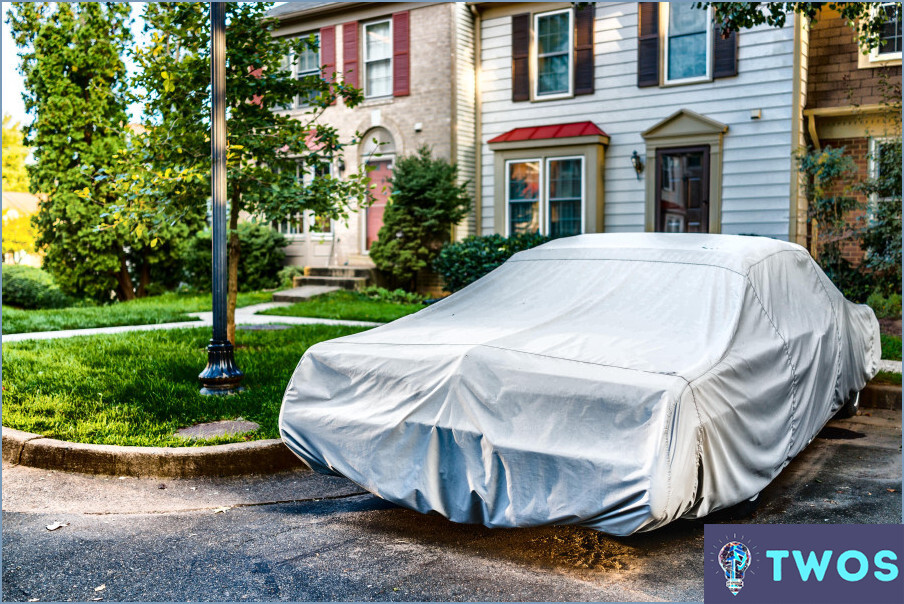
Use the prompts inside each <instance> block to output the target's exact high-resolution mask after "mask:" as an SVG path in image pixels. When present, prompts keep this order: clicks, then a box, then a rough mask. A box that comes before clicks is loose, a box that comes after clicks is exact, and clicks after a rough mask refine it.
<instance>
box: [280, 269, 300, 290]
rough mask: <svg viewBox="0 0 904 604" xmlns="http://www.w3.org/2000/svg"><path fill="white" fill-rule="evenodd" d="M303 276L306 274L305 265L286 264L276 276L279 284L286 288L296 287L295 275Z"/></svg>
mask: <svg viewBox="0 0 904 604" xmlns="http://www.w3.org/2000/svg"><path fill="white" fill-rule="evenodd" d="M302 276H304V267H303V266H284V267H282V268H281V269H279V272H278V273H276V278H277V279H278V280H279V286H280V287H286V288H288V287H294V286H295V277H302Z"/></svg>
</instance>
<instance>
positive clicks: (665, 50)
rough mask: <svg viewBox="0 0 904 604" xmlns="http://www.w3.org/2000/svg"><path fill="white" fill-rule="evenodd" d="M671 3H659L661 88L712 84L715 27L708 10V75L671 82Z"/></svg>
mask: <svg viewBox="0 0 904 604" xmlns="http://www.w3.org/2000/svg"><path fill="white" fill-rule="evenodd" d="M670 5H671V3H670V2H660V3H659V22H660V23H661V24H662V25H661V26H660V34H663V35H662V40H663V44H662V56H661V60H662V63H661V64H660V66H659V67H660V69H659V72H660V74H661V76H660V85H661V86H676V85H679V84H696V83H699V82H711V81H712V79H713V27H712V23H711V21H712V15H711V14H710V12H709V10H708V9H707V16H706V30H705V31H706V75H702V76H694V77H692V78H681V79H675V80H671V79H669V10H670Z"/></svg>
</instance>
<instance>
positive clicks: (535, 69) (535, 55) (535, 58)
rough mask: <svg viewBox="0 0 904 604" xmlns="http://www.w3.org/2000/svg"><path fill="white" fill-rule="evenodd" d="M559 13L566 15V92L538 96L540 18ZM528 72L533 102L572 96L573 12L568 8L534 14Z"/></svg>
mask: <svg viewBox="0 0 904 604" xmlns="http://www.w3.org/2000/svg"><path fill="white" fill-rule="evenodd" d="M561 13H568V90H567V91H566V92H555V93H552V94H540V92H539V91H538V87H539V85H540V40H539V35H540V28H539V22H540V19H541V18H542V17H551V16H553V15H558V14H561ZM530 38H531V44H530V56H531V59H530V61H531V65H530V71H531V74H532V75H533V77H532V78H531V79H532V80H533V82H532V86H531V92H532V95H533V100H535V101H551V100H554V99H566V98H570V97H573V96H574V11H573V10H572V9H570V8H565V9H561V10H554V11H548V12H545V13H534V19H533V29H532V30H531V34H530Z"/></svg>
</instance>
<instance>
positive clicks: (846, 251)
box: [821, 138, 869, 266]
mask: <svg viewBox="0 0 904 604" xmlns="http://www.w3.org/2000/svg"><path fill="white" fill-rule="evenodd" d="M821 142H822V146H823V147H824V148H825V147H832V148H833V149H837V148H839V147H844V149H845V151H846V154H847V155H849V156H851V158H852V159H853V160H854V164H856V166H857V173H856V175H855V176H854V178H855V181H859V180H862V179H863V178H865V177H866V176H868V175H869V166H868V160H867V158H868V155H869V139H867V138H836V139H828V140H824V141H821ZM852 184H853V183H851V182H847V183H838V184H836V185H835V187H834V188H833V189H832V190H831V191H830V193H831V194H833V195H846V196H850V197H853V198H854V199H856V200H857V201H858V202H859V204H860V205H861V208H863V209H860V210H856V211H854V212H850V213H849V214H848V216H847V222H848V224H849V225H850V227H851V228H850V231H849V232H848V233H846V235H847V237H846V238H845V240H844V241H843V242H842V244H841V252H842V255H843V256H844V258H845V259H846V260H847V261H848V262H850V263H851V264H853V265H855V266H856V265H859V264H860V262H862V261H863V250H862V249H861V248H860V244H859V243H858V242H857V238H856V234H857V230H858V229H859V228H861V227H862V226H863V224H864V222H863V221H864V217H865V216H866V204H867V202H868V201H869V200H868V199H867V196H866V195H864V194H863V193H860V192H857V191H855V190H852V189H851V185H852Z"/></svg>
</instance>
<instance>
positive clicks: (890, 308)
mask: <svg viewBox="0 0 904 604" xmlns="http://www.w3.org/2000/svg"><path fill="white" fill-rule="evenodd" d="M866 303H867V304H868V305H869V307H870V308H872V309H873V312H875V313H876V316H877V317H879V318H880V319H900V318H901V294H891V295H889V296H883V295H882V293H881V292H879V291H874V292H873V293H871V294H870V295H869V298H867V299H866Z"/></svg>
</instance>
